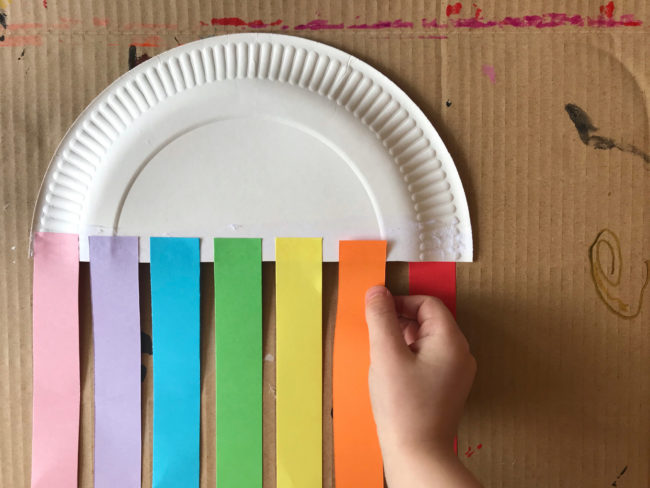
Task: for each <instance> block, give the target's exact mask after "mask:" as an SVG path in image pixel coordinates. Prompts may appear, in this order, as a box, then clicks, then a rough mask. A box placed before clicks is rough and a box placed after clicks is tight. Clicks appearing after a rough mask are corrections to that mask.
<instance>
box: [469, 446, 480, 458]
mask: <svg viewBox="0 0 650 488" xmlns="http://www.w3.org/2000/svg"><path fill="white" fill-rule="evenodd" d="M482 447H483V444H479V445H477V446H476V451H475V450H474V449H472V446H469V447H468V448H467V451H465V457H468V458H470V457H472V456H473V455H474V454H476V452H477V451H479V450H480V449H481V448H482Z"/></svg>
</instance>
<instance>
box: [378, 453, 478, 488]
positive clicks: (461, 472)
mask: <svg viewBox="0 0 650 488" xmlns="http://www.w3.org/2000/svg"><path fill="white" fill-rule="evenodd" d="M395 447H396V448H395V449H389V450H388V452H386V453H385V454H384V471H385V474H386V481H387V483H388V487H389V488H420V487H422V488H435V487H448V486H454V487H468V488H469V487H471V488H474V487H480V484H478V482H477V481H476V480H475V478H474V477H473V476H472V475H471V473H470V472H469V471H468V470H467V468H465V466H464V465H463V463H462V462H461V461H460V459H459V458H458V456H457V455H456V454H455V453H454V450H453V446H452V445H451V444H450V443H447V442H430V443H428V445H424V444H422V445H419V446H410V447H407V446H402V448H399V447H397V446H395Z"/></svg>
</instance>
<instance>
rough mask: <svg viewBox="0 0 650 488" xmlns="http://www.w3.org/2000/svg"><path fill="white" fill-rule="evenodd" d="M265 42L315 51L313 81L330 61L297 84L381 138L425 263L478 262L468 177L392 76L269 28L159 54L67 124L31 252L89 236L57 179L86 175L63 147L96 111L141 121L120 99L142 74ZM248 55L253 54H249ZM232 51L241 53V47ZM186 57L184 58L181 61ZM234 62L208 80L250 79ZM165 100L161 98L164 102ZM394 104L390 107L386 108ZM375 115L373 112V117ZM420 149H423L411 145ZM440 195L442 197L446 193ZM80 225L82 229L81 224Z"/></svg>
mask: <svg viewBox="0 0 650 488" xmlns="http://www.w3.org/2000/svg"><path fill="white" fill-rule="evenodd" d="M262 43H269V44H270V45H271V46H275V45H280V46H282V49H285V48H286V47H291V48H292V49H294V50H298V49H304V50H305V51H306V52H307V53H308V54H310V55H311V53H315V61H313V66H311V68H310V69H311V70H312V71H311V73H310V74H309V75H310V76H311V77H312V78H313V76H314V71H315V70H316V69H317V68H318V63H320V61H321V60H323V59H325V60H326V61H324V63H328V64H327V65H325V67H324V68H323V70H322V73H320V75H321V79H320V80H318V83H314V81H313V80H312V78H309V79H308V80H307V82H308V83H306V84H305V83H303V84H300V83H298V84H299V85H300V86H301V88H305V89H309V90H311V91H314V92H317V93H319V94H321V95H323V96H326V97H327V98H328V99H330V100H331V101H332V102H333V103H336V104H338V105H340V106H342V107H344V108H345V109H346V110H347V111H348V112H350V113H352V114H353V115H354V116H355V118H357V120H359V121H360V122H361V123H362V124H364V125H365V126H366V127H367V128H368V129H369V130H371V131H372V132H373V133H374V134H375V135H376V136H377V137H378V138H380V139H381V140H382V143H383V145H384V146H385V147H386V149H387V151H388V153H389V154H390V155H391V157H392V158H393V160H394V161H395V163H396V164H397V165H398V166H399V169H400V172H401V173H402V175H403V178H404V183H405V185H407V188H408V191H409V193H410V195H411V199H412V201H413V206H414V209H415V213H416V219H417V221H418V228H419V235H418V239H419V242H420V245H419V248H420V249H419V250H420V253H419V258H420V261H431V260H439V259H430V258H429V257H430V256H431V255H432V253H435V252H436V251H437V250H439V248H441V247H444V248H447V249H451V250H452V251H451V255H449V254H450V253H447V256H448V257H447V259H444V260H447V261H472V260H473V245H472V230H471V222H470V217H469V209H468V205H467V200H466V196H465V193H464V190H463V186H462V182H461V180H460V177H459V175H458V171H457V169H456V166H455V164H454V162H453V160H452V158H451V155H450V154H449V152H448V150H447V149H446V147H445V145H444V143H443V142H442V139H441V138H440V136H439V135H438V133H437V131H436V130H435V128H434V127H433V125H432V124H431V122H430V121H429V120H428V119H427V118H426V116H425V115H424V113H423V112H422V110H421V109H420V108H419V107H418V106H417V105H416V104H415V103H414V102H413V101H412V100H411V99H410V97H408V95H407V94H406V93H405V92H404V91H403V90H401V89H400V88H399V87H398V86H397V85H396V84H395V83H394V82H393V81H391V80H390V79H389V78H388V77H387V76H385V75H384V74H383V73H381V72H380V71H379V70H377V69H375V68H374V67H372V66H371V65H369V64H368V63H366V62H364V61H362V60H360V59H359V58H357V57H355V56H353V55H351V54H348V53H346V52H344V51H342V50H339V49H337V48H335V47H333V46H330V45H327V44H324V43H320V42H317V41H313V40H310V39H305V38H302V37H297V36H289V35H284V34H270V33H240V34H227V35H222V36H214V37H209V38H205V39H201V40H198V41H194V42H191V43H188V44H184V45H182V46H179V47H176V48H173V49H171V50H169V51H166V52H164V53H161V54H159V55H157V56H155V57H153V58H151V59H150V60H148V61H146V62H144V63H142V64H140V65H138V66H136V67H135V68H133V69H132V70H130V71H128V72H126V73H124V74H123V75H122V76H120V77H119V78H117V79H116V80H114V81H113V82H112V83H111V84H110V85H108V87H106V88H105V89H104V90H103V91H102V92H101V93H100V94H99V95H97V97H95V98H94V100H93V101H92V102H91V103H90V104H88V106H87V107H86V108H85V109H84V110H83V111H82V112H81V113H80V115H79V116H78V117H77V118H76V120H75V121H74V123H73V124H72V125H71V126H70V127H69V128H68V130H67V132H66V134H65V135H64V137H63V138H62V139H61V142H60V143H59V145H58V147H57V149H56V151H55V153H54V155H53V157H52V159H51V160H50V163H49V165H48V168H47V171H46V173H45V176H44V178H43V180H42V183H41V186H40V189H39V193H38V198H37V202H36V205H35V207H34V213H33V218H32V226H31V235H30V253H31V249H32V241H33V234H34V233H35V232H64V233H73V234H74V233H76V234H82V233H83V232H82V231H83V230H84V229H83V228H82V226H83V225H84V223H83V222H80V221H79V219H80V215H81V212H82V209H83V202H84V200H85V198H87V197H88V195H87V194H85V195H84V194H83V193H82V191H79V190H77V192H76V194H75V190H74V189H71V188H69V187H66V186H65V185H62V184H60V183H59V182H57V177H56V176H57V174H58V173H57V170H61V169H70V168H72V169H74V171H75V172H79V171H81V172H82V173H83V171H84V170H83V168H81V169H80V168H79V164H77V165H75V164H73V163H72V162H70V161H69V160H66V159H65V158H64V157H63V152H64V151H65V150H66V149H69V148H70V147H72V146H75V147H76V146H79V145H80V146H82V147H85V148H87V145H88V144H87V142H85V141H82V140H80V136H79V132H84V131H85V130H86V128H84V127H83V125H84V122H85V121H88V120H90V119H92V118H93V116H97V115H98V114H99V112H100V109H101V108H102V105H103V106H110V105H111V104H115V103H122V105H123V107H122V110H126V112H127V114H128V116H132V117H134V118H137V116H138V115H139V114H137V113H136V114H135V115H133V114H130V113H129V109H128V108H126V109H124V102H122V100H121V99H120V97H131V98H132V95H130V93H129V90H128V88H129V87H132V86H137V83H138V82H139V81H140V82H141V81H142V79H143V78H147V77H148V76H150V75H151V73H152V72H153V71H154V70H156V69H162V68H163V67H164V68H165V69H167V70H169V69H170V65H171V64H172V63H176V66H177V67H176V68H175V69H180V70H181V74H182V75H183V76H186V75H188V73H186V72H187V70H192V74H191V76H196V73H194V67H193V66H192V64H191V60H192V58H191V56H192V55H193V53H197V52H201V51H202V50H205V49H213V50H215V49H217V48H221V49H222V50H223V49H225V46H228V45H230V44H234V45H235V46H237V45H242V44H243V45H247V46H253V45H256V46H258V47H259V45H261V44H262ZM247 49H248V47H247ZM294 54H295V52H294ZM246 55H248V52H247V54H246ZM215 56H216V55H215ZM234 56H238V53H237V49H236V47H235V55H234ZM183 57H184V59H181V58H183ZM224 59H225V58H224ZM188 60H189V61H190V65H189V67H188V65H187V61H188ZM332 60H337V62H338V63H339V64H341V65H344V66H345V68H344V71H343V73H342V74H341V72H340V71H337V73H336V74H335V75H336V77H335V78H334V79H330V80H329V81H328V83H329V85H328V86H325V87H324V86H323V77H324V76H325V75H326V74H327V71H326V70H327V68H328V67H329V66H330V64H331V62H332ZM245 61H246V60H245ZM223 62H224V63H228V62H229V61H228V59H225V60H224V61H223ZM236 62H237V59H234V60H233V59H232V56H231V61H230V65H227V66H224V67H222V69H223V70H225V72H226V76H225V77H224V78H222V79H218V77H217V75H216V73H213V76H214V77H213V79H211V80H205V79H204V80H203V82H204V83H207V82H218V81H223V80H227V79H233V78H236V77H248V76H249V72H248V71H247V72H246V73H240V72H239V70H240V69H241V65H242V63H241V62H240V64H239V65H236V64H235V65H234V66H233V63H236ZM282 62H283V59H281V60H280V61H279V63H280V64H281V63H282ZM291 62H292V63H293V62H294V60H293V59H292V61H291ZM276 64H277V63H276ZM303 64H304V60H303ZM276 67H277V68H278V73H276V74H275V76H276V77H275V78H273V77H272V76H270V71H269V72H267V75H269V79H270V80H272V81H275V82H284V83H292V84H295V83H294V82H292V81H291V80H290V79H289V77H288V76H287V78H286V79H282V73H281V72H280V68H281V66H280V65H278V66H276ZM214 69H215V71H216V69H217V68H216V67H215V68H214ZM256 69H257V68H256ZM273 69H275V68H273ZM301 69H303V70H304V69H306V68H305V67H304V66H303V67H302V68H301ZM183 70H185V71H183ZM269 70H270V68H269ZM233 71H234V72H233ZM354 73H358V74H359V75H361V77H360V79H357V80H356V83H354V84H353V85H352V82H350V79H351V78H352V77H353V74H354ZM302 74H304V73H301V75H302ZM278 75H279V76H278ZM255 76H257V74H256V75H255ZM361 80H366V85H368V86H367V87H366V89H365V92H364V93H363V94H362V95H359V94H355V90H356V89H357V87H358V86H359V85H360V84H362V83H361ZM193 86H196V85H193ZM193 86H190V87H187V86H186V87H184V88H183V89H191V88H192V87H193ZM372 88H378V89H379V95H383V94H386V95H387V96H386V97H385V99H384V100H383V101H382V103H381V105H380V104H378V103H376V102H377V100H376V98H377V97H379V95H377V97H376V98H375V100H371V101H370V102H368V100H364V98H368V97H367V96H366V95H368V93H369V92H370V91H371V89H372ZM173 95H174V93H172V94H171V95H169V94H168V95H167V97H170V96H173ZM165 98H166V97H165ZM165 98H163V99H161V100H159V101H158V103H161V102H163V101H164V99H165ZM131 102H132V103H131V104H130V105H129V104H127V105H129V106H131V107H136V109H134V110H138V109H137V107H138V105H137V103H136V102H134V101H133V100H131ZM391 104H392V106H391ZM389 106H391V108H390V110H387V107H389ZM149 108H150V107H149ZM371 112H372V117H371V116H370V115H369V114H370V113H371ZM118 113H119V112H118ZM380 116H381V117H380ZM112 129H113V130H115V135H114V138H113V140H110V135H109V143H108V145H109V147H110V144H112V143H113V142H114V140H116V139H117V138H118V137H119V134H120V132H119V127H118V128H117V129H116V128H115V127H113V128H112ZM122 130H126V127H123V128H122ZM88 137H90V136H88ZM95 142H96V141H95ZM418 144H419V146H418ZM414 146H415V147H416V149H417V150H414V149H413V147H414ZM431 151H432V152H433V156H432V157H431V156H427V155H426V152H431ZM431 162H433V164H434V166H435V167H437V168H436V171H437V174H435V175H433V176H432V173H433V172H432V171H431V164H429V168H428V170H427V169H425V170H423V168H424V167H425V166H426V164H427V163H431ZM427 171H428V172H427ZM86 175H87V177H88V178H89V179H90V181H92V163H90V162H89V163H88V168H87V173H86ZM422 178H424V180H425V183H426V181H428V180H427V178H428V179H429V180H431V181H433V183H434V184H435V185H437V186H439V187H440V186H441V187H442V190H437V193H433V192H431V191H427V190H428V188H427V187H426V186H425V187H424V188H422V186H423V185H424V183H423V182H422ZM441 183H442V184H441ZM440 196H442V197H441V198H440ZM54 221H59V222H64V223H65V224H66V226H65V228H64V229H63V230H61V226H58V227H57V225H54V224H53V222H54ZM441 222H442V224H441ZM75 225H76V227H77V228H76V229H75ZM85 225H86V226H88V225H89V224H87V223H86V224H85Z"/></svg>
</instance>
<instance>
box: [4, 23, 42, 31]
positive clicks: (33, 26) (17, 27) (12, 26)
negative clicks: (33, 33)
mask: <svg viewBox="0 0 650 488" xmlns="http://www.w3.org/2000/svg"><path fill="white" fill-rule="evenodd" d="M42 27H43V24H38V23H30V24H9V25H8V26H7V30H9V31H11V30H27V29H40V28H42Z"/></svg>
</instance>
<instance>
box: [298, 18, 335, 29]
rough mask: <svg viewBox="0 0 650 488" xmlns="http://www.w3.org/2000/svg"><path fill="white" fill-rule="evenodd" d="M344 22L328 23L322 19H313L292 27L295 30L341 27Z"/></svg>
mask: <svg viewBox="0 0 650 488" xmlns="http://www.w3.org/2000/svg"><path fill="white" fill-rule="evenodd" d="M344 27H345V24H343V23H340V24H330V23H329V22H327V20H324V19H314V20H311V21H309V22H307V23H306V24H300V25H297V26H295V27H294V29H295V30H323V29H343V28H344Z"/></svg>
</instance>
